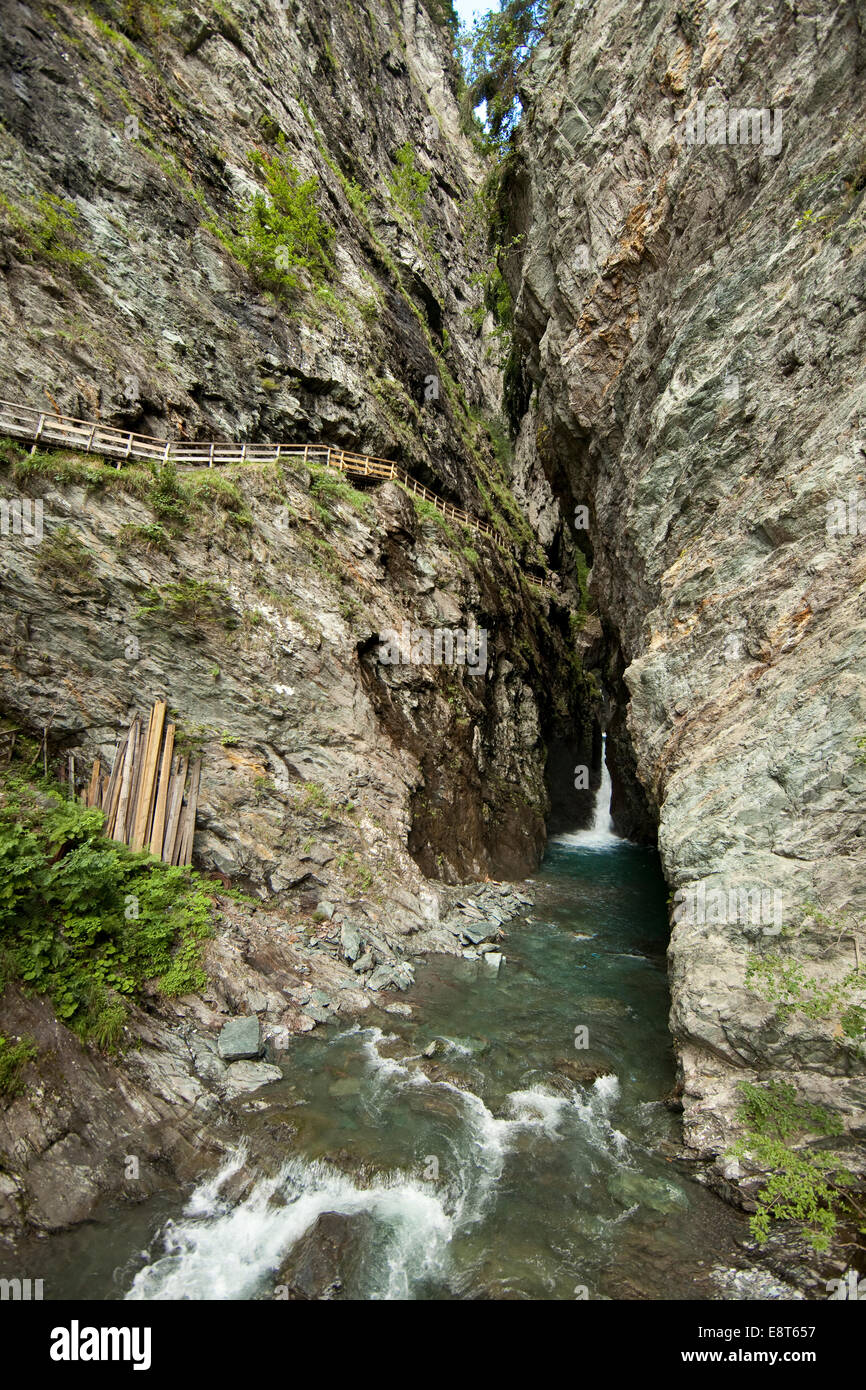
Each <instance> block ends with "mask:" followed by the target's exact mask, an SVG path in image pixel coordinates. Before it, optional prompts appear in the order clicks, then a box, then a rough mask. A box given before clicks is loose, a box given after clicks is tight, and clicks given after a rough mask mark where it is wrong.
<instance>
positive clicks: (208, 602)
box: [136, 579, 238, 630]
mask: <svg viewBox="0 0 866 1390" xmlns="http://www.w3.org/2000/svg"><path fill="white" fill-rule="evenodd" d="M136 617H139V618H147V619H151V620H153V619H162V618H167V619H170V620H172V621H174V622H185V623H191V624H193V625H195V626H214V625H218V626H220V627H224V628H226V629H228V630H231V629H232V628H235V627H237V625H238V616H237V614H236V613H235V611H234V609H233V608H232V606H231V603H230V602H229V599H228V595H227V594H226V593H225V590H223V589H222V588H219V587H218V586H216V585H212V584H208V583H206V582H205V581H204V580H200V579H181V580H180V581H179V583H177V584H164V585H162V586H161V587H160V588H156V589H149V590H148V591H147V593H146V595H145V602H143V603H142V604H141V605H140V606H139V608H138V610H137V612H136Z"/></svg>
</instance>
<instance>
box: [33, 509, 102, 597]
mask: <svg viewBox="0 0 866 1390" xmlns="http://www.w3.org/2000/svg"><path fill="white" fill-rule="evenodd" d="M36 571H37V573H38V574H42V575H46V576H47V577H48V578H49V579H50V580H51V581H52V583H54V582H55V581H56V582H60V581H65V582H66V583H68V584H73V585H75V586H76V587H78V588H80V589H87V590H90V591H91V592H95V591H98V590H99V589H101V587H102V586H101V584H100V582H99V580H98V579H97V577H96V574H95V572H94V562H93V556H92V555H91V554H90V551H89V550H88V549H87V547H86V545H85V544H84V542H83V541H82V539H81V537H80V536H79V535H77V534H76V532H75V531H74V530H73V529H72V527H71V526H67V525H65V524H64V525H63V526H58V527H57V529H56V530H55V531H52V533H51V534H50V535H49V536H46V537H45V538H44V539H43V540H42V541H41V542H40V544H39V548H38V550H37V553H36Z"/></svg>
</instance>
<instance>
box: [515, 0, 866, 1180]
mask: <svg viewBox="0 0 866 1390" xmlns="http://www.w3.org/2000/svg"><path fill="white" fill-rule="evenodd" d="M864 42H866V41H864V31H863V26H862V13H861V7H859V6H858V5H856V4H843V5H836V6H812V7H810V8H809V12H808V17H807V15H806V13H805V12H802V11H799V10H797V9H795V8H794V7H792V6H790V5H789V4H787V3H783V0H776V2H775V3H769V4H767V3H763V0H762V3H760V4H758V3H751V0H747V2H746V3H744V4H739V5H737V6H732V5H730V4H728V3H727V2H726V0H708V2H707V3H706V4H700V5H688V6H686V7H685V8H684V7H683V6H682V5H679V4H675V3H673V0H671V3H661V4H654V5H650V4H639V5H631V6H623V5H621V4H618V3H614V0H599V3H597V4H594V5H592V6H586V5H584V4H582V3H577V2H576V0H565V3H563V4H562V5H560V6H558V7H556V10H555V12H554V14H553V15H552V18H551V26H550V34H549V41H548V42H547V43H545V44H544V45H543V46H542V47H541V48H540V49H539V51H538V53H537V56H536V58H535V61H534V63H533V67H532V73H531V76H530V79H529V81H528V84H527V101H528V105H529V111H530V115H529V119H528V120H527V121H526V123H525V125H524V127H523V137H522V139H523V147H522V158H521V163H520V167H519V170H518V173H517V175H516V193H515V196H514V198H513V199H512V200H511V205H512V207H513V208H514V209H515V218H516V225H515V226H514V227H513V228H512V230H513V231H515V232H517V231H522V232H524V233H525V241H524V246H525V248H526V251H525V254H524V256H523V258H522V263H521V264H517V262H516V261H514V260H513V259H512V261H511V263H510V266H509V274H510V275H511V278H512V282H513V285H514V288H515V291H516V292H517V294H518V306H517V319H518V325H519V335H520V341H521V344H522V350H523V353H524V359H525V366H526V370H527V371H528V373H529V376H530V378H531V379H532V380H533V381H534V382H536V383H537V385H538V392H537V396H536V400H535V402H534V404H533V405H532V407H531V408H530V409H529V411H528V412H527V413H526V415H525V416H524V418H523V421H522V424H521V431H520V443H519V448H518V452H517V465H518V467H519V468H520V469H521V480H522V481H521V483H520V486H521V487H522V489H523V491H524V493H525V495H527V496H528V497H531V498H532V499H533V505H534V506H535V508H536V510H537V512H538V514H539V516H541V515H543V516H544V518H545V521H544V526H545V527H546V529H547V533H548V534H550V535H551V536H553V535H554V533H555V535H556V543H557V544H558V545H560V546H561V548H562V550H563V551H564V553H566V554H567V553H568V552H569V550H570V548H571V547H573V546H574V545H575V544H576V542H577V539H578V537H577V535H576V533H575V528H574V525H573V520H574V518H573V517H572V515H571V514H570V513H568V514H564V513H563V514H560V516H559V517H558V519H557V521H556V525H555V526H554V522H553V519H552V515H551V505H550V487H551V484H555V488H556V492H557V495H558V496H560V497H561V496H563V495H569V494H570V496H571V498H572V499H573V502H574V504H575V506H577V505H582V506H586V508H587V509H588V512H589V518H590V521H589V533H588V534H589V541H590V544H591V548H592V556H593V566H592V590H593V592H594V594H595V596H596V601H597V603H598V606H599V609H600V611H601V614H602V617H603V620H604V624H605V628H606V631H607V632H608V634H610V635H611V640H610V641H609V650H608V663H607V672H606V674H607V679H608V680H609V681H610V683H611V688H612V694H613V696H614V698H615V704H616V708H615V712H614V718H613V722H612V726H611V738H610V740H609V742H610V744H611V754H612V756H613V761H614V771H615V774H616V776H615V787H614V792H615V803H614V805H615V810H616V812H617V815H618V819H619V824H620V826H621V827H622V828H636V827H638V826H640V824H641V819H642V815H643V814H644V812H646V811H648V813H649V814H648V819H650V820H652V821H654V822H655V823H656V824H657V826H658V843H659V849H660V852H661V856H662V862H663V867H664V871H665V875H666V878H667V881H668V883H669V885H670V887H671V890H672V891H673V892H676V891H677V890H680V892H681V894H682V895H683V896H682V897H681V898H680V900H679V904H678V905H679V906H680V907H681V908H682V909H683V910H682V911H680V912H679V913H678V914H677V918H676V920H675V923H674V927H673V933H672V938H671V946H670V967H671V989H672V1013H671V1027H672V1031H673V1034H674V1038H675V1041H676V1046H677V1051H678V1056H679V1059H680V1065H681V1071H682V1083H683V1101H684V1105H685V1126H686V1134H687V1137H688V1140H689V1142H690V1143H691V1144H692V1145H693V1146H695V1147H696V1148H698V1149H701V1150H703V1151H705V1152H707V1153H717V1152H721V1151H723V1150H724V1148H725V1147H726V1145H727V1143H728V1142H729V1140H730V1138H731V1137H732V1133H733V1131H734V1130H735V1128H736V1125H735V1122H734V1114H735V1110H736V1106H737V1103H738V1082H739V1081H741V1080H749V1079H752V1078H754V1077H755V1076H760V1077H762V1078H766V1079H773V1078H777V1079H782V1080H791V1079H793V1078H796V1080H797V1084H798V1085H799V1086H800V1088H801V1090H802V1091H803V1092H804V1093H805V1094H806V1095H807V1096H809V1097H811V1098H812V1099H815V1100H821V1101H823V1102H824V1103H827V1104H829V1105H830V1106H831V1107H832V1108H835V1109H837V1110H838V1111H840V1112H841V1114H842V1116H843V1119H844V1122H845V1124H846V1126H848V1127H855V1128H856V1127H857V1126H858V1125H859V1126H862V1123H863V1118H864V1099H866V1097H864V1088H863V1080H862V1076H863V1065H864V1063H863V1058H862V1056H861V1055H859V1054H858V1052H857V1050H856V1047H854V1046H853V1045H851V1044H849V1042H848V1041H847V1040H846V1038H845V1037H844V1036H842V1035H841V1028H840V1025H839V1019H838V1016H836V1017H822V1018H820V1019H816V1020H811V1019H809V1018H808V1017H807V1016H806V1015H805V1014H804V1013H803V1012H800V1011H798V1010H797V1009H796V1008H795V1009H794V1011H793V1012H792V1013H791V1014H790V1016H788V1017H783V1016H780V1015H779V1014H778V1013H777V1012H776V1010H775V1008H774V1007H773V1006H772V1005H771V1004H770V1003H768V1002H767V1000H766V998H765V997H763V995H764V994H766V991H764V992H763V994H762V993H759V992H758V991H757V986H756V984H755V981H754V979H749V978H747V968H748V966H749V963H750V961H752V962H754V961H755V960H757V961H758V962H761V961H764V962H765V963H766V962H767V961H768V960H769V958H770V957H772V956H773V955H775V954H778V955H779V956H780V958H781V959H782V960H783V961H784V962H788V963H790V964H793V965H794V966H795V967H796V968H798V969H799V968H802V969H803V970H804V971H805V975H806V978H807V979H813V980H814V979H820V978H825V979H826V980H827V981H828V982H831V983H838V982H839V981H840V980H841V979H843V978H844V977H845V976H846V975H848V974H849V972H850V971H851V970H852V968H853V967H854V966H855V964H856V960H857V955H856V952H855V946H854V941H853V939H852V936H851V930H852V928H853V929H856V925H857V921H858V919H859V920H862V912H863V908H864V901H866V900H864V890H863V873H862V869H863V864H864V846H863V825H864V812H866V768H864V766H863V764H862V759H860V758H859V756H858V746H857V740H858V738H861V737H862V736H863V733H864V729H866V684H864V658H866V615H864V610H863V604H862V589H863V581H864V578H866V526H864V525H862V524H861V522H860V518H861V517H866V506H864V503H866V492H864V488H863V470H864V457H866V395H864V385H863V374H862V360H863V346H864V338H866V309H864V301H863V294H862V277H863V265H864V259H863V257H864V244H866V243H864V231H866V211H864V195H863V180H862V163H861V153H860V148H859V144H858V143H857V142H856V141H855V140H854V138H853V132H854V131H855V130H859V129H862V126H863V119H864V88H863V82H862V67H863V62H864V57H866V53H864ZM699 103H703V104H704V105H703V107H699ZM713 107H715V108H719V107H721V108H723V109H724V113H725V118H726V120H725V123H724V124H723V126H721V127H717V128H716V129H717V131H718V129H721V130H722V131H723V143H721V144H719V143H712V142H711V140H710V139H708V138H706V136H707V131H708V130H709V129H711V127H710V125H709V124H708V123H709V120H710V117H709V116H708V115H707V112H708V111H709V110H710V108H713ZM760 108H767V111H768V115H769V112H770V111H772V112H773V113H774V115H773V122H774V123H775V124H773V125H772V129H770V127H768V135H769V137H771V138H764V135H763V130H764V127H763V126H761V125H760V121H759V129H760V131H761V139H760V142H759V143H749V144H745V143H742V141H741V137H740V128H741V114H742V112H744V111H745V112H746V117H745V119H746V121H747V124H748V125H749V129H750V130H751V124H750V123H751V119H752V118H751V117H750V116H749V114H748V113H749V111H750V110H759V109H760ZM687 112H691V115H692V117H693V118H694V124H693V125H692V126H691V127H690V126H689V124H688V123H687V119H686V117H685V116H684V115H683V113H687ZM777 118H778V119H777ZM778 120H780V121H781V125H779V124H778ZM701 123H703V124H701ZM773 131H777V132H778V135H779V140H778V141H776V139H775V137H774V136H773V134H772V132H773ZM714 138H715V137H714ZM858 171H859V172H858ZM858 508H859V510H858ZM855 513H856V515H855ZM627 774H630V776H631V778H632V779H633V781H634V786H633V788H632V789H629V788H628V787H627V786H626V782H627V780H628V778H627ZM641 799H642V801H643V806H644V812H642V811H641V809H640V803H641ZM700 885H703V891H705V892H709V891H710V890H721V891H722V892H723V893H724V894H725V901H729V897H728V895H729V893H730V891H731V890H733V891H734V895H735V902H736V904H737V906H736V908H735V910H731V909H730V907H729V908H728V910H727V911H726V912H725V913H722V912H721V911H718V912H715V913H713V914H707V913H704V914H701V913H700V912H699V911H698V909H697V906H696V895H697V892H698V889H699V887H700ZM741 891H742V892H746V893H752V894H754V893H755V892H756V891H758V892H761V891H763V892H764V893H766V894H768V895H769V898H768V901H769V903H770V904H771V907H770V909H769V911H768V912H766V913H763V912H762V913H760V914H759V913H758V912H757V910H756V909H754V908H752V907H751V906H750V907H749V908H748V910H747V911H746V912H745V913H744V912H743V911H742V910H741V908H740V906H739V903H740V897H739V895H740V893H741ZM689 894H694V895H695V897H694V898H693V899H690V898H689V897H688V896H687V895H689ZM773 894H778V898H777V899H774V898H773ZM747 901H751V902H753V901H754V898H752V899H751V900H748V899H747ZM690 903H691V906H690ZM775 903H777V904H778V912H776V910H775V907H774V906H773V904H775ZM810 904H816V905H817V907H818V908H819V909H820V910H821V911H822V912H823V913H825V914H827V917H828V918H829V922H826V921H824V920H823V919H822V918H821V917H816V916H815V915H814V913H812V912H811V910H810V907H809V905H810ZM750 917H759V918H760V920H758V921H753V920H750ZM779 917H780V918H781V923H782V925H783V926H784V928H785V930H784V932H783V933H779V930H778V927H779V920H778V919H779ZM831 924H832V925H831ZM863 949H864V942H863V937H862V934H861V935H860V946H859V950H860V958H861V959H862V958H863ZM770 968H771V969H772V965H770ZM848 998H849V1000H850V1002H851V1003H857V1002H860V1003H862V999H863V992H862V988H859V989H858V988H856V987H855V988H854V989H853V990H849V991H848ZM855 1078H856V1079H855Z"/></svg>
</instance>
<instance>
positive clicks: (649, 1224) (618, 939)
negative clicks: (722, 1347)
mask: <svg viewBox="0 0 866 1390" xmlns="http://www.w3.org/2000/svg"><path fill="white" fill-rule="evenodd" d="M609 793H610V787H609V781H608V779H607V776H606V772H605V777H604V781H603V783H602V786H601V788H600V790H599V794H598V799H597V811H596V816H595V820H594V823H593V825H592V826H591V827H590V829H588V830H585V831H579V832H576V833H574V834H568V835H562V836H560V837H558V838H557V839H556V840H554V841H552V842H551V843H550V845H549V847H548V852H547V855H546V857H545V860H544V862H543V864H542V866H541V868H540V869H539V871H538V873H537V874H536V876H535V878H534V879H533V880H532V881H531V882H532V885H533V892H534V897H535V902H534V906H533V908H532V909H531V910H530V911H529V913H528V915H527V918H526V920H525V921H515V922H512V923H511V924H510V925H509V927H508V928H507V936H506V939H505V942H504V944H503V950H504V953H505V960H504V961H503V964H502V965H501V967H500V968H499V969H498V970H496V969H494V968H492V967H491V966H489V965H487V964H485V962H483V961H473V960H465V959H463V958H462V957H457V958H454V957H450V956H436V957H432V956H431V957H430V958H429V959H428V960H426V961H422V962H419V964H418V968H417V973H416V987H415V989H414V990H413V992H412V995H411V1003H412V1015H411V1017H402V1016H399V1015H393V1014H390V1013H377V1014H376V1015H375V1016H374V1017H373V1018H372V1019H371V1018H370V1016H369V1015H365V1016H364V1018H363V1020H362V1021H360V1022H358V1023H355V1024H354V1025H351V1026H348V1027H346V1026H343V1027H340V1026H339V1025H338V1024H334V1025H331V1026H329V1027H327V1028H324V1029H319V1030H317V1031H316V1033H315V1034H314V1035H311V1036H304V1037H299V1038H297V1039H296V1040H295V1042H294V1044H293V1047H292V1050H291V1051H290V1053H289V1054H288V1056H287V1059H286V1064H285V1067H284V1079H283V1080H282V1081H279V1082H276V1083H274V1084H272V1085H271V1086H269V1087H267V1088H266V1089H264V1090H262V1091H260V1092H259V1093H257V1097H256V1099H255V1101H254V1103H253V1104H252V1105H248V1106H247V1109H246V1112H245V1118H244V1123H245V1125H246V1127H247V1131H248V1139H247V1141H244V1142H242V1143H241V1144H239V1145H238V1147H237V1148H236V1149H235V1150H233V1152H232V1153H231V1154H230V1155H229V1157H228V1159H227V1160H226V1162H225V1163H224V1165H223V1167H222V1168H221V1169H220V1170H219V1171H218V1172H216V1173H214V1174H211V1175H210V1176H209V1177H208V1178H207V1180H205V1181H204V1182H202V1183H201V1184H200V1185H199V1186H198V1187H197V1188H196V1189H195V1190H194V1191H192V1192H191V1193H188V1194H186V1197H185V1198H184V1197H183V1196H181V1195H177V1196H176V1197H175V1198H170V1197H165V1196H163V1197H161V1198H159V1199H158V1200H156V1201H154V1202H153V1203H151V1204H149V1205H145V1206H143V1207H139V1208H135V1209H132V1210H131V1211H130V1210H129V1209H127V1210H125V1211H123V1212H120V1213H115V1214H114V1215H113V1217H112V1218H111V1219H110V1220H108V1221H106V1222H105V1223H103V1224H99V1225H95V1226H89V1227H87V1228H85V1229H83V1230H80V1231H76V1232H71V1233H70V1234H69V1235H67V1236H64V1237H57V1238H55V1241H54V1242H53V1255H52V1260H51V1261H49V1263H52V1262H53V1268H49V1269H47V1270H46V1271H45V1272H46V1273H47V1274H50V1275H51V1276H52V1277H51V1278H50V1279H49V1280H48V1283H49V1287H50V1288H51V1289H52V1290H54V1292H55V1295H56V1296H61V1297H62V1296H66V1297H78V1298H124V1297H126V1298H132V1299H139V1298H141V1299H155V1298H172V1299H176V1298H191V1299H251V1298H273V1297H280V1296H282V1295H283V1294H284V1292H285V1289H286V1287H287V1284H288V1283H290V1282H292V1279H293V1277H294V1276H293V1273H292V1269H291V1266H292V1257H293V1254H295V1255H296V1254H297V1252H298V1250H299V1249H303V1248H304V1245H303V1242H304V1238H305V1235H306V1233H308V1232H310V1231H311V1230H312V1229H313V1227H314V1224H315V1223H316V1222H317V1219H318V1218H320V1217H321V1216H322V1214H323V1213H333V1212H336V1213H340V1214H342V1217H343V1220H342V1221H341V1222H340V1223H339V1226H340V1229H339V1233H338V1235H339V1246H340V1257H339V1269H338V1274H339V1280H340V1285H339V1287H337V1288H335V1289H334V1290H333V1294H335V1295H336V1296H340V1297H347V1298H353V1299H368V1300H373V1299H428V1300H436V1299H439V1300H442V1299H490V1298H494V1299H511V1298H514V1299H557V1300H559V1299H598V1298H605V1299H621V1298H625V1299H650V1300H651V1299H659V1298H674V1299H685V1298H702V1299H716V1298H720V1297H724V1295H723V1294H722V1293H721V1292H720V1289H719V1285H718V1284H717V1282H716V1281H715V1279H714V1276H713V1274H712V1270H713V1266H714V1265H717V1264H722V1265H725V1264H728V1263H729V1262H730V1261H731V1260H735V1259H736V1250H735V1246H734V1241H735V1240H736V1238H737V1237H738V1236H740V1237H741V1236H742V1235H743V1234H744V1228H743V1218H742V1217H740V1216H739V1215H737V1214H736V1213H734V1212H733V1211H731V1210H730V1209H728V1208H727V1207H725V1206H723V1205H722V1204H721V1203H720V1202H719V1201H718V1200H717V1199H716V1198H714V1197H712V1196H711V1195H710V1194H709V1193H707V1192H706V1190H705V1189H704V1188H702V1187H701V1186H700V1185H699V1184H698V1183H697V1182H695V1181H693V1179H692V1176H691V1174H692V1172H693V1169H692V1166H691V1165H690V1164H689V1163H688V1162H684V1161H683V1160H682V1158H681V1157H680V1151H679V1122H678V1118H677V1116H676V1114H675V1113H673V1112H672V1111H671V1110H670V1109H669V1108H668V1107H667V1106H666V1105H665V1097H666V1096H667V1095H668V1094H669V1093H670V1091H671V1088H672V1085H673V1082H674V1065H673V1057H672V1052H671V1045H670V1038H669V1035H668V1032H667V1026H666V1024H667V1012H668V993H667V980H666V974H665V955H664V953H665V946H666V940H667V930H668V928H667V916H666V911H665V886H664V881H663V879H662V876H661V872H660V869H659V864H658V859H657V856H656V855H655V854H654V853H653V852H652V851H650V850H647V849H644V848H640V847H638V846H635V845H632V844H629V843H627V842H626V841H623V840H621V839H618V838H617V837H616V836H615V835H614V834H612V832H611V829H610V823H609V815H608V809H607V808H608V806H609ZM401 997H402V996H401ZM368 1020H369V1021H368ZM428 1054H429V1055H428ZM265 1134H267V1135H269V1136H274V1135H275V1134H276V1135H280V1134H282V1135H283V1136H284V1138H283V1139H282V1140H279V1141H275V1140H274V1139H273V1137H271V1138H270V1140H269V1142H266V1143H263V1142H262V1140H263V1136H265ZM251 1153H255V1155H256V1158H255V1160H253V1159H252V1158H251ZM263 1153H264V1154H266V1155H267V1156H268V1157H267V1161H266V1162H264V1163H263V1162H262V1154H263ZM331 1221H332V1223H333V1218H331ZM317 1229H319V1228H318V1227H317ZM287 1261H288V1266H289V1268H288V1272H286V1262H287ZM43 1267H44V1261H43ZM281 1271H283V1272H282V1273H281ZM296 1273H297V1269H295V1274H296Z"/></svg>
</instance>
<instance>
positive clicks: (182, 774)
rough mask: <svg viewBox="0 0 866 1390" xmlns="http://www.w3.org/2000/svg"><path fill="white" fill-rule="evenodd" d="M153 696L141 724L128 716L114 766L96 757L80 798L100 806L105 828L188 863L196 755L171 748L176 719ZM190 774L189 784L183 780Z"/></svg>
mask: <svg viewBox="0 0 866 1390" xmlns="http://www.w3.org/2000/svg"><path fill="white" fill-rule="evenodd" d="M166 708H167V706H166V703H165V701H164V700H157V702H156V704H155V705H154V706H153V708H152V709H151V711H150V718H149V720H148V723H147V727H146V728H145V726H144V723H143V721H142V720H141V719H139V718H135V719H134V720H133V721H132V725H131V726H130V729H129V732H128V733H127V735H126V737H125V738H124V739H123V741H122V742H121V743H120V744H119V745H118V748H117V752H116V754H115V758H114V766H113V767H112V769H111V771H110V773H109V772H108V771H105V772H103V769H102V766H101V763H100V760H99V758H97V759H96V762H95V763H94V764H93V769H92V771H91V774H90V781H89V783H88V785H87V788H86V790H85V791H83V792H82V793H81V800H82V801H83V803H84V805H85V806H97V807H99V809H100V810H101V811H104V812H105V833H106V835H109V836H110V837H111V839H113V840H119V841H120V842H121V843H122V844H124V845H129V847H130V849H149V850H150V852H151V854H155V855H157V856H158V858H160V859H162V860H164V861H165V863H166V864H190V863H192V842H193V836H194V834H195V817H196V809H197V806H198V793H199V784H200V781H201V758H200V757H199V758H195V759H194V760H193V761H192V763H190V759H189V758H188V757H187V756H186V755H184V754H175V751H174V738H175V725H174V724H167V723H166V720H165V715H166ZM187 774H189V786H187Z"/></svg>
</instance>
